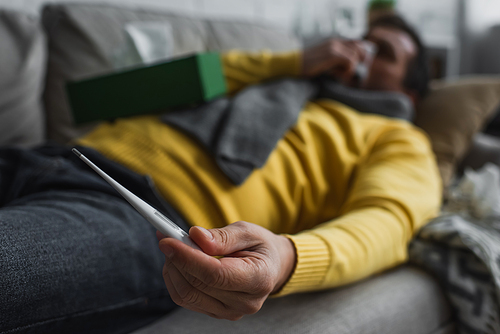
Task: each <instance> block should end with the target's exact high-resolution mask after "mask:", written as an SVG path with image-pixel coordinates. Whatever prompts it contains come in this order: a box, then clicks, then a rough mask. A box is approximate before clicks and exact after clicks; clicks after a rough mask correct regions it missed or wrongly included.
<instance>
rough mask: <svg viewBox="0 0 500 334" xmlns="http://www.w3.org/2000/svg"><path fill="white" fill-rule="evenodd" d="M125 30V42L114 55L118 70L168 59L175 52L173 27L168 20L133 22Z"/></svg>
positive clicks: (114, 62)
mask: <svg viewBox="0 0 500 334" xmlns="http://www.w3.org/2000/svg"><path fill="white" fill-rule="evenodd" d="M123 31H124V34H125V43H124V44H123V45H122V46H121V47H119V48H118V49H117V50H116V51H115V52H114V53H113V56H112V61H113V66H114V68H115V69H117V70H118V69H122V68H125V67H132V66H137V65H143V64H151V63H155V62H158V61H161V60H166V59H168V58H170V57H172V55H173V53H174V36H173V32H172V27H171V25H170V24H169V23H167V22H131V23H127V24H126V25H125V26H124V27H123Z"/></svg>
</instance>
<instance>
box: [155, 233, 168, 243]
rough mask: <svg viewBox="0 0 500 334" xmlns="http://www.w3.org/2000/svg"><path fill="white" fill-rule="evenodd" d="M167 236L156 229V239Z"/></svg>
mask: <svg viewBox="0 0 500 334" xmlns="http://www.w3.org/2000/svg"><path fill="white" fill-rule="evenodd" d="M166 237H167V236H166V235H164V234H163V233H161V232H160V231H156V239H158V241H160V240H161V239H163V238H166Z"/></svg>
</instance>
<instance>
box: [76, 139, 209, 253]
mask: <svg viewBox="0 0 500 334" xmlns="http://www.w3.org/2000/svg"><path fill="white" fill-rule="evenodd" d="M72 151H73V153H75V154H76V155H77V156H78V157H79V158H80V159H81V160H83V162H85V163H86V164H87V165H89V167H90V168H92V169H93V170H94V171H95V172H96V173H97V174H99V175H100V176H101V177H102V178H103V179H104V180H106V181H107V182H108V183H109V184H110V185H111V186H112V187H113V188H115V189H116V191H118V192H119V193H120V195H122V196H123V197H124V198H125V199H126V200H127V202H129V203H130V204H131V205H132V206H133V207H134V208H135V209H136V210H137V211H139V213H140V214H141V215H142V216H143V217H144V218H146V220H147V221H148V222H150V223H151V225H153V226H154V227H155V228H156V229H157V230H158V231H160V232H161V233H163V234H164V235H166V236H169V237H172V238H174V239H177V240H180V241H182V242H183V243H185V244H186V245H188V246H191V247H193V248H194V249H198V250H199V249H200V247H198V245H196V244H195V243H194V242H193V241H192V240H191V238H190V237H189V235H188V234H187V233H186V232H184V231H183V230H182V229H181V228H180V227H179V226H177V225H176V224H174V222H172V221H171V220H170V219H168V218H167V217H165V216H164V215H162V214H161V212H159V211H157V210H156V209H154V208H153V207H152V206H151V205H149V204H147V203H146V202H144V201H143V200H142V199H140V198H139V197H137V196H136V195H134V194H133V193H131V192H130V191H129V190H127V189H126V188H125V187H124V186H122V185H121V184H119V183H118V182H116V181H115V180H114V179H113V178H111V177H110V176H109V175H108V174H106V173H104V172H103V171H102V170H101V169H100V168H99V167H97V166H96V165H94V163H93V162H92V161H90V160H89V159H88V158H87V157H86V156H84V155H83V154H81V153H80V152H79V151H78V150H77V149H76V148H73V149H72Z"/></svg>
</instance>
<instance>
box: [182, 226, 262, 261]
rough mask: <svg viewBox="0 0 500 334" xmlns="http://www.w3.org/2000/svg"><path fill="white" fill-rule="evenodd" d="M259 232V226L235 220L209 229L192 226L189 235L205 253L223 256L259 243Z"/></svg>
mask: <svg viewBox="0 0 500 334" xmlns="http://www.w3.org/2000/svg"><path fill="white" fill-rule="evenodd" d="M259 232H260V231H259V228H258V227H256V226H255V225H253V224H250V223H246V222H236V223H233V224H230V225H228V226H225V227H223V228H214V229H210V230H206V229H204V228H201V227H192V228H191V229H190V230H189V235H190V237H191V238H192V239H193V241H194V242H196V244H197V245H198V246H200V248H201V249H203V251H204V252H205V253H207V254H209V255H213V256H224V255H229V254H232V253H235V252H238V251H242V250H246V249H249V248H251V247H255V246H257V245H259V244H261V243H262V238H261V234H260V233H259Z"/></svg>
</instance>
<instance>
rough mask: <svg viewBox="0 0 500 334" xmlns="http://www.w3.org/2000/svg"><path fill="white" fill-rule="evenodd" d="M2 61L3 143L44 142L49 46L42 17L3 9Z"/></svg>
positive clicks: (0, 113) (0, 122) (0, 106)
mask: <svg viewBox="0 0 500 334" xmlns="http://www.w3.org/2000/svg"><path fill="white" fill-rule="evenodd" d="M0 64H1V65H0V92H1V94H0V145H20V146H29V145H33V144H38V143H40V142H42V140H43V139H44V128H45V124H44V123H45V121H44V117H43V108H42V103H41V96H42V90H43V83H44V80H45V77H44V74H45V64H46V48H45V37H44V34H43V30H42V29H41V24H40V22H39V20H38V19H36V18H34V17H31V16H29V15H27V14H24V13H20V12H14V11H7V10H0Z"/></svg>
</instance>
